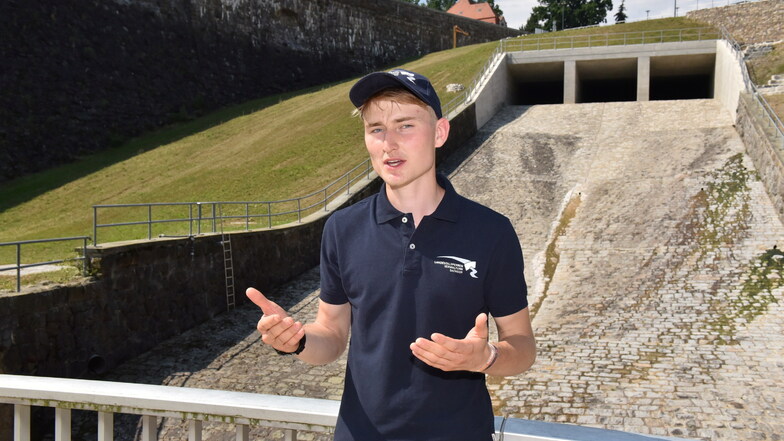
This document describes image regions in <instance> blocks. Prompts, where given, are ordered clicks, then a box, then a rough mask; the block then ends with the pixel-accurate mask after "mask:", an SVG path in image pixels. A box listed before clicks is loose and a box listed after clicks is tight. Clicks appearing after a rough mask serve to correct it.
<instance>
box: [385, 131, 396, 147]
mask: <svg viewBox="0 0 784 441" xmlns="http://www.w3.org/2000/svg"><path fill="white" fill-rule="evenodd" d="M397 141H398V139H397V135H396V134H395V133H394V132H392V131H387V132H384V139H383V140H382V144H383V147H382V148H383V150H384V151H385V152H391V151H392V150H397V147H398V144H397Z"/></svg>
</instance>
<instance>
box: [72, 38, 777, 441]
mask: <svg viewBox="0 0 784 441" xmlns="http://www.w3.org/2000/svg"><path fill="white" fill-rule="evenodd" d="M711 45H712V48H713V49H710V48H707V49H704V50H705V51H707V52H706V53H700V54H697V53H694V54H691V55H688V54H687V55H688V57H687V58H684V59H689V60H693V63H694V64H693V66H692V69H693V72H696V73H695V75H696V76H701V78H702V80H700V81H707V82H708V83H709V84H708V85H707V86H706V90H707V92H706V95H709V96H702V95H700V96H698V97H689V98H696V99H682V100H656V99H653V98H652V95H654V94H655V93H652V92H651V91H650V90H649V91H648V93H649V95H648V97H647V98H648V99H640V97H641V93H642V95H645V93H644V92H640V89H639V87H638V86H635V87H634V93H633V95H634V99H628V100H627V99H624V100H609V101H620V102H580V101H582V100H581V99H580V97H581V96H582V97H585V96H586V95H585V90H586V89H587V88H591V87H592V86H591V84H592V83H591V81H593V80H592V78H594V76H595V75H596V72H600V71H609V72H615V73H616V74H617V75H616V76H618V77H629V76H634V75H636V76H637V78H640V76H641V74H640V73H639V72H640V69H643V70H645V69H648V73H649V74H650V78H651V80H650V81H649V82H648V84H649V86H650V87H651V88H653V87H654V86H653V85H654V84H655V83H656V81H657V80H655V79H654V78H656V77H657V76H659V74H658V73H657V72H659V69H664V68H665V67H666V66H667V65H668V64H671V65H677V64H679V60H681V59H680V58H677V57H679V56H680V55H677V54H673V53H669V52H668V53H666V54H663V53H658V54H651V53H649V54H647V55H639V54H638V55H639V56H637V55H635V56H631V55H629V54H621V55H618V56H617V57H614V58H613V57H610V59H609V61H597V60H596V59H594V58H593V57H594V56H595V55H596V54H592V55H591V56H590V57H588V58H584V59H581V60H578V59H574V57H577V56H578V55H580V54H575V53H570V54H569V55H568V57H572V58H571V59H570V60H561V61H545V60H538V61H534V62H531V63H529V64H531V65H532V66H533V68H536V69H542V71H543V72H544V71H550V72H551V73H552V72H556V71H558V72H561V73H562V74H564V75H565V77H566V76H567V75H566V73H568V72H569V71H570V70H572V71H573V73H574V74H575V75H574V76H573V79H574V83H573V84H574V85H575V87H574V91H573V92H569V91H568V89H569V86H567V85H566V83H565V82H562V83H561V86H562V88H563V90H564V91H565V92H564V94H563V96H562V97H568V96H570V94H573V97H574V102H573V103H572V104H557V105H548V104H537V105H522V102H521V101H520V100H521V98H520V94H519V93H517V94H515V93H514V91H515V90H517V91H518V92H519V90H520V87H522V86H520V85H521V84H522V85H523V86H524V85H525V84H526V83H528V84H535V83H536V81H532V80H531V79H530V78H533V77H528V76H527V75H529V74H527V73H525V69H524V68H523V67H519V65H516V64H515V63H513V60H514V59H515V57H516V56H515V55H509V56H507V63H505V64H503V65H502V67H501V68H499V69H498V70H497V71H496V72H494V73H493V74H492V75H491V80H490V81H489V82H488V84H487V85H486V86H485V89H486V90H485V91H484V92H483V93H482V95H481V96H480V98H479V99H478V100H477V103H476V109H477V110H476V114H477V122H478V124H477V125H478V126H479V127H481V129H480V130H479V133H478V134H477V135H476V136H475V137H474V138H473V139H472V140H471V141H470V142H469V143H467V144H466V145H465V146H464V147H463V152H462V160H461V161H459V162H455V161H453V162H451V163H450V162H447V163H446V164H444V165H443V171H445V172H447V173H449V174H450V175H451V176H452V180H453V183H454V184H455V187H456V188H457V189H458V191H459V192H461V193H463V194H464V195H466V196H468V197H470V198H473V199H475V200H477V201H479V202H482V203H484V204H486V205H488V206H490V207H492V208H494V209H495V210H497V211H499V212H501V213H503V214H505V215H506V216H508V217H509V218H510V219H511V220H512V221H513V223H514V224H515V226H516V228H517V231H518V234H519V236H520V241H521V244H522V246H523V250H524V255H525V258H526V265H527V266H526V277H527V280H528V282H529V285H530V298H529V300H530V302H531V304H532V310H534V311H535V315H534V326H535V331H536V334H537V338H538V344H539V350H540V355H539V359H538V361H537V363H536V365H535V366H534V368H533V369H532V370H531V371H529V372H527V373H525V374H523V375H520V376H517V377H511V378H503V379H501V378H490V379H489V380H488V383H489V387H490V389H491V392H492V395H493V400H494V405H495V409H496V414H497V415H509V416H511V417H515V418H522V419H529V420H534V421H543V422H561V423H570V424H578V425H582V426H587V427H597V428H605V429H614V430H623V431H628V432H634V433H640V434H650V435H658V436H672V437H687V438H695V439H704V440H725V439H744V440H763V439H765V440H774V439H781V435H780V434H782V433H784V401H782V398H781V397H784V332H782V330H784V306H782V304H781V302H780V300H781V298H782V295H783V294H784V283H782V276H784V274H781V273H782V260H783V259H782V256H784V253H782V252H781V251H780V250H781V248H782V246H784V226H783V225H782V223H781V221H780V219H779V217H778V216H777V214H776V210H775V208H774V207H773V205H772V203H771V200H770V198H769V197H768V195H767V194H766V192H765V189H764V186H763V184H762V183H761V182H760V180H759V176H758V175H757V173H756V172H755V171H754V166H753V164H752V163H751V161H750V159H749V157H748V156H747V155H746V153H745V149H744V145H743V142H742V141H741V139H740V137H739V135H738V133H737V132H736V130H735V128H734V121H735V110H736V106H737V93H738V91H739V89H741V88H742V79H739V74H738V72H736V71H735V70H733V68H732V61H733V60H734V58H733V57H734V55H733V54H731V53H729V52H726V51H725V50H724V49H723V46H722V45H723V43H722V42H721V41H719V42H715V41H714V42H711ZM705 46H706V47H708V46H710V45H705ZM652 50H653V49H652ZM658 50H660V49H658ZM690 50H691V49H690ZM540 55H543V54H540ZM562 55H563V54H562ZM583 55H585V54H583ZM568 57H567V58H568ZM578 58H579V57H578ZM629 59H635V60H639V59H647V61H642V62H639V61H636V62H635V63H631V62H629V61H628V60H629ZM613 60H615V61H613ZM553 63H556V64H553ZM558 63H560V65H561V67H558V66H557V64H558ZM569 63H573V66H572V67H568V66H569ZM711 63H712V64H711ZM521 64H525V63H521ZM633 64H634V65H635V66H633ZM646 66H647V67H646ZM706 66H710V67H706ZM529 67H530V66H529ZM559 69H562V70H560V71H559ZM708 70H709V71H708ZM635 72H636V73H635ZM685 76H686V77H689V76H693V75H691V74H688V75H685ZM580 78H582V80H580ZM594 79H595V78H594ZM580 81H582V83H580ZM579 84H582V86H580V85H579ZM728 85H730V86H731V87H730V86H728ZM581 89H582V91H583V92H582V93H581V92H579V90H581ZM515 97H517V98H515ZM643 98H645V97H644V96H643ZM567 101H568V100H567ZM587 101H593V100H587ZM458 156H460V155H458ZM270 294H272V295H273V296H274V297H275V298H276V300H277V301H278V302H279V303H281V304H282V305H283V306H285V307H287V308H290V310H291V311H292V312H293V313H294V314H295V315H296V317H297V318H298V319H299V320H303V321H308V320H312V319H313V318H314V316H315V307H316V299H317V295H318V270H317V268H313V269H312V270H310V271H308V272H306V273H305V274H303V275H302V276H301V277H299V278H298V279H297V280H295V281H294V282H292V283H290V284H287V285H285V286H283V287H281V288H280V289H279V290H277V291H276V292H274V293H270ZM257 319H258V311H256V310H255V308H253V307H250V306H242V307H240V308H238V309H237V310H236V311H234V312H232V313H231V314H223V315H221V316H219V317H217V318H215V319H214V320H211V321H210V322H207V323H205V324H204V325H202V326H200V327H198V328H196V329H193V330H191V331H189V332H186V333H185V334H183V335H181V336H179V337H177V338H174V339H172V340H170V341H167V342H165V343H164V344H161V345H159V346H158V347H156V348H155V349H154V350H152V351H150V352H148V353H146V354H144V355H142V356H140V357H138V358H136V359H134V360H132V361H130V362H128V363H125V364H124V365H122V366H121V367H119V368H118V369H115V370H114V371H113V372H111V373H110V374H107V375H105V376H104V378H103V379H106V380H115V381H129V382H139V383H153V384H169V385H178V386H183V385H187V386H191V387H204V388H220V389H226V390H238V391H246V392H259V393H268V394H282V395H291V396H306V397H313V398H326V399H339V398H340V393H341V390H342V377H343V369H344V363H345V360H340V361H338V362H336V363H333V364H331V365H328V366H320V367H311V366H306V365H304V364H302V363H299V362H297V361H293V360H291V359H290V358H282V357H278V356H276V355H275V354H274V352H273V351H271V350H269V349H268V348H266V347H264V346H263V345H262V344H261V343H260V341H259V339H258V337H257V335H256V333H255V331H254V325H255V322H256V320H257ZM136 424H137V423H136V419H134V418H132V417H120V418H118V421H116V425H117V426H118V427H119V428H124V429H120V430H118V432H119V431H122V432H124V433H127V434H128V435H123V436H121V437H118V438H117V439H132V436H133V434H134V433H135V430H134V427H135V425H136ZM89 426H90V423H83V424H82V428H81V429H80V430H83V431H86V432H89V431H90V430H91V429H90V427H89ZM185 430H186V428H185V426H184V425H183V424H182V423H181V422H180V421H168V420H163V421H162V422H161V423H160V426H159V439H183V438H184V437H186V436H187V435H186V433H187V432H186V431H185ZM255 430H256V431H255V432H252V434H251V436H252V437H254V439H283V438H282V437H283V434H282V433H277V432H274V431H273V432H269V431H265V430H264V429H255ZM126 436H127V438H126ZM308 436H310V435H306V434H300V437H301V439H329V438H328V437H321V436H319V435H315V434H314V435H312V437H308ZM232 437H233V434H232V433H231V430H230V429H227V428H226V427H220V426H214V427H213V426H210V427H205V439H215V440H218V439H227V440H228V439H232Z"/></svg>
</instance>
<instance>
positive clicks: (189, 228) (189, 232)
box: [188, 203, 193, 236]
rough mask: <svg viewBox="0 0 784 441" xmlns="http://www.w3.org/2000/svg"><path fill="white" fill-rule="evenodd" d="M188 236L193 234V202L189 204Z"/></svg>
mask: <svg viewBox="0 0 784 441" xmlns="http://www.w3.org/2000/svg"><path fill="white" fill-rule="evenodd" d="M188 236H193V204H192V203H191V204H188Z"/></svg>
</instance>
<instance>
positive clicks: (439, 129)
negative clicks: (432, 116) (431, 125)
mask: <svg viewBox="0 0 784 441" xmlns="http://www.w3.org/2000/svg"><path fill="white" fill-rule="evenodd" d="M448 137H449V120H448V119H446V118H440V119H439V120H438V121H436V148H439V147H441V146H442V145H444V143H446V139H447V138H448Z"/></svg>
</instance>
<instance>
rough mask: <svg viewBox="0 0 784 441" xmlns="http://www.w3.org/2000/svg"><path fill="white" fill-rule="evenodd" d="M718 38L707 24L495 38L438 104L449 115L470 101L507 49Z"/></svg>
mask: <svg viewBox="0 0 784 441" xmlns="http://www.w3.org/2000/svg"><path fill="white" fill-rule="evenodd" d="M719 38H721V34H720V32H719V31H716V30H715V29H713V28H709V27H701V28H684V29H669V30H658V31H638V32H623V33H607V34H596V35H565V36H549V35H547V34H539V35H538V36H537V37H522V38H506V39H503V40H499V42H498V45H497V46H496V48H495V49H494V50H493V53H492V54H491V55H490V57H489V58H488V60H487V63H485V65H484V67H483V68H482V70H481V71H480V72H479V73H478V74H477V75H476V76H475V77H474V79H473V80H471V83H470V84H469V86H468V87H466V88H465V89H464V90H463V91H462V92H460V94H458V95H456V96H455V97H454V98H452V99H451V100H449V101H448V102H447V103H446V104H444V105H442V106H441V110H442V113H443V114H444V115H445V116H447V117H452V116H454V115H456V114H457V113H458V112H459V111H460V110H462V108H463V107H464V106H466V105H468V104H470V103H471V102H472V101H473V100H474V99H475V98H476V94H477V93H478V91H479V89H480V88H481V87H482V86H483V85H484V83H485V82H486V81H487V80H488V79H489V75H490V74H491V73H492V72H493V71H494V70H495V68H496V67H497V65H498V63H499V62H500V61H501V60H502V59H503V57H504V55H505V54H506V53H507V52H522V51H540V50H552V49H574V48H580V47H601V46H619V45H633V44H653V43H668V42H682V41H700V40H716V39H719Z"/></svg>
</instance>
